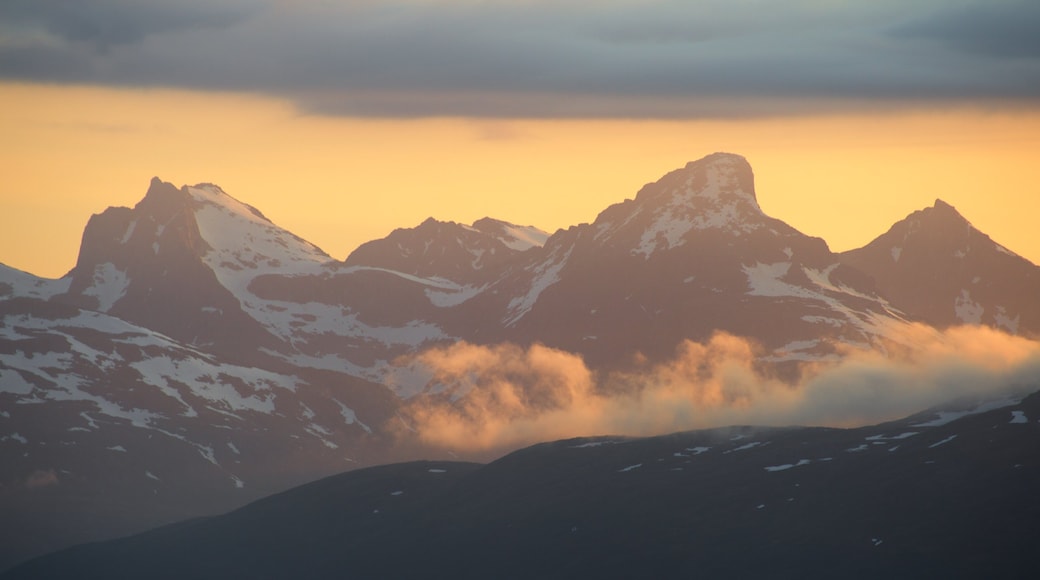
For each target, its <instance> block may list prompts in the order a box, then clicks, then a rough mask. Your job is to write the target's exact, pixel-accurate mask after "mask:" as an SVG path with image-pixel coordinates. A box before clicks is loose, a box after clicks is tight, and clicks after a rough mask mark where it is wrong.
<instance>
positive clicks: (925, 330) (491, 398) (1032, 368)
mask: <svg viewBox="0 0 1040 580" xmlns="http://www.w3.org/2000/svg"><path fill="white" fill-rule="evenodd" d="M892 333H898V334H899V336H896V337H895V338H896V340H894V341H893V342H892V343H890V344H886V345H885V347H884V349H883V351H882V350H862V349H852V348H850V349H848V351H847V352H845V353H844V356H843V357H842V358H841V360H840V361H836V362H835V361H832V362H821V363H813V364H808V365H805V366H803V367H802V368H801V374H800V377H799V378H798V379H796V380H781V379H780V378H777V377H776V376H773V374H772V373H771V372H770V370H769V369H768V368H763V367H761V365H759V364H757V363H756V359H757V358H758V355H760V354H761V353H759V352H758V351H757V349H756V347H755V346H754V345H753V344H751V343H749V342H748V341H747V340H745V339H742V338H739V337H735V336H731V335H728V334H717V335H715V336H714V337H712V339H711V340H710V341H708V342H706V343H703V344H701V343H694V342H690V341H686V342H684V343H683V344H681V345H680V347H679V349H678V352H677V355H676V357H675V359H674V360H672V361H671V362H669V363H667V364H661V365H654V366H652V367H649V368H645V369H641V370H639V371H637V372H626V373H611V374H607V375H602V376H597V375H596V374H594V373H593V372H592V371H590V370H589V369H588V368H587V367H586V366H585V364H584V363H583V361H582V360H581V358H580V357H579V356H577V355H574V354H571V353H567V352H563V351H559V350H555V349H551V348H548V347H545V346H541V345H537V344H536V345H533V346H531V347H530V348H527V349H522V348H519V347H517V346H514V345H498V346H478V345H473V344H468V343H458V344H455V345H452V346H449V347H446V348H437V349H433V350H429V351H426V352H424V353H421V354H419V355H416V356H415V357H414V358H411V359H407V360H402V361H399V363H400V364H401V365H402V366H407V367H409V368H410V370H411V373H412V374H413V375H414V373H415V371H416V369H422V370H424V371H425V372H426V376H427V377H428V378H429V379H430V380H429V382H428V385H429V389H428V390H427V392H426V394H424V395H420V396H418V397H414V398H413V399H411V400H410V402H409V406H408V407H407V408H406V410H405V412H404V415H403V417H404V419H405V421H406V422H407V423H408V424H409V426H410V427H411V428H412V429H414V430H415V431H416V432H417V433H418V435H419V437H420V438H421V439H422V440H423V441H424V442H426V443H427V444H431V445H435V446H440V447H444V448H447V449H454V450H462V451H485V450H505V449H510V448H516V447H519V446H522V445H527V444H531V443H535V442H539V441H548V440H555V439H563V438H568V437H578V436H593V435H610V434H613V435H655V434H662V433H669V432H675V431H681V430H689V429H699V428H708V427H721V426H728V425H828V426H856V425H865V424H873V423H877V422H881V421H885V420H891V419H896V418H899V417H903V416H906V415H909V414H912V413H914V412H917V411H921V410H923V409H925V408H928V407H930V406H935V405H939V404H942V403H945V402H949V401H952V400H955V399H960V398H964V397H995V396H1004V395H1008V394H1014V393H1021V392H1024V390H1030V389H1031V390H1036V389H1038V388H1040V343H1037V342H1035V341H1031V340H1027V339H1024V338H1021V337H1015V336H1010V335H1007V334H1004V333H1001V332H999V331H996V330H993V329H990V328H980V327H959V328H952V329H949V330H947V331H945V332H938V331H935V330H934V329H932V328H930V327H927V326H923V325H908V326H904V327H899V328H893V329H892ZM908 345H911V346H908Z"/></svg>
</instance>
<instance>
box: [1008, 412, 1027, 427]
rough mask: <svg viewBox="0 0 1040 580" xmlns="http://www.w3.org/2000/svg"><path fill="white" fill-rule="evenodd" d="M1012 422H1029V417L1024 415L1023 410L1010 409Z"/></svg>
mask: <svg viewBox="0 0 1040 580" xmlns="http://www.w3.org/2000/svg"><path fill="white" fill-rule="evenodd" d="M1009 422H1010V423H1014V424H1025V423H1029V419H1028V418H1027V417H1026V413H1025V411H1011V421H1009Z"/></svg>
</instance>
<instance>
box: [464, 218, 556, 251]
mask: <svg viewBox="0 0 1040 580" xmlns="http://www.w3.org/2000/svg"><path fill="white" fill-rule="evenodd" d="M472 227H473V229H475V230H477V231H481V232H484V233H486V234H489V235H492V236H494V237H495V238H497V239H498V240H499V241H501V242H502V243H503V244H505V245H506V247H508V248H510V249H512V250H517V251H520V252H522V251H524V250H529V249H531V248H540V247H542V246H544V245H545V241H546V240H547V239H549V234H548V233H547V232H545V231H543V230H540V229H538V228H536V227H534V226H517V225H513V224H511V223H508V222H504V221H501V220H496V219H492V218H489V217H486V218H482V219H479V220H477V221H475V222H473V226H472Z"/></svg>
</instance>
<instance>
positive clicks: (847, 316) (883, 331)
mask: <svg viewBox="0 0 1040 580" xmlns="http://www.w3.org/2000/svg"><path fill="white" fill-rule="evenodd" d="M791 266H792V264H791V262H775V263H772V264H763V263H761V262H758V263H756V264H754V265H750V266H744V267H743V268H744V274H745V275H746V276H747V279H748V291H747V294H748V295H749V296H766V297H773V298H784V297H790V298H799V299H803V300H810V301H813V302H818V303H820V304H821V305H823V306H824V307H825V308H826V309H827V310H828V311H830V312H831V313H832V314H834V315H837V316H840V317H841V318H840V319H835V318H832V317H826V316H811V317H804V319H805V320H806V321H807V322H813V323H825V324H832V323H833V322H837V321H840V320H845V321H848V322H849V323H851V324H852V325H853V326H855V327H856V328H858V329H859V330H860V331H862V332H863V333H865V334H866V335H867V336H875V337H877V336H883V337H889V335H891V334H892V332H891V330H892V328H893V327H892V323H897V322H899V321H902V320H903V318H902V317H901V316H900V315H899V314H898V313H896V312H895V311H894V310H893V309H892V308H891V306H890V305H889V304H888V303H887V302H886V301H885V300H884V299H882V298H879V297H876V296H867V295H865V294H863V293H861V292H858V291H856V290H855V289H853V288H850V287H848V286H846V285H843V284H835V283H833V282H832V281H831V278H830V277H831V274H832V273H833V272H834V270H835V269H836V268H837V267H838V264H833V265H831V266H830V267H828V268H825V269H824V270H815V269H813V268H807V267H804V266H802V267H800V268H799V269H800V270H801V273H802V274H804V275H805V277H806V278H808V279H809V281H810V282H812V284H813V287H806V286H798V285H796V284H793V283H791V282H788V281H786V280H785V278H786V277H787V276H788V275H789V274H790V270H791ZM848 298H854V299H857V300H860V301H864V302H865V303H867V304H871V305H872V306H874V307H876V308H877V309H878V311H879V312H881V313H884V314H879V313H878V312H874V311H872V310H856V309H854V308H852V307H850V306H849V305H848V304H847V303H846V302H848ZM843 299H844V300H843ZM896 336H898V333H896Z"/></svg>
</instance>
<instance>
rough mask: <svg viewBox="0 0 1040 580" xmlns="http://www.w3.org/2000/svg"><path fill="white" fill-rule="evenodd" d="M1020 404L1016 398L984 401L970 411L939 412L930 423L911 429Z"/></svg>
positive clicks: (916, 424) (937, 425)
mask: <svg viewBox="0 0 1040 580" xmlns="http://www.w3.org/2000/svg"><path fill="white" fill-rule="evenodd" d="M1020 402H1021V399H1019V398H1017V397H1013V398H1008V399H997V400H993V401H985V402H983V403H979V404H978V405H976V406H975V407H972V408H970V409H963V410H959V411H939V412H937V413H936V414H935V415H936V417H935V419H932V420H931V421H925V422H924V423H914V424H913V425H911V427H941V426H943V425H946V424H947V423H952V422H954V421H956V420H957V419H960V418H961V417H967V416H969V415H977V414H979V413H985V412H988V411H993V410H995V409H1002V408H1004V407H1010V406H1012V405H1017V404H1019V403H1020Z"/></svg>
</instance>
